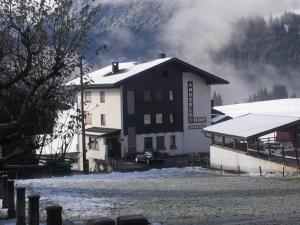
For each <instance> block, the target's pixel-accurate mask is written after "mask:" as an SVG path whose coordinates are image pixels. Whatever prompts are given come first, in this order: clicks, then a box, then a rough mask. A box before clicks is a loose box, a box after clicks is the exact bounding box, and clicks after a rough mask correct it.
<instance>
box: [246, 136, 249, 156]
mask: <svg viewBox="0 0 300 225" xmlns="http://www.w3.org/2000/svg"><path fill="white" fill-rule="evenodd" d="M246 141H247V146H246V148H247V150H246V151H247V155H248V154H249V151H248V149H249V140H246Z"/></svg>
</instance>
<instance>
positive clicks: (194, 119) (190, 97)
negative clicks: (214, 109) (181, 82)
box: [188, 81, 206, 129]
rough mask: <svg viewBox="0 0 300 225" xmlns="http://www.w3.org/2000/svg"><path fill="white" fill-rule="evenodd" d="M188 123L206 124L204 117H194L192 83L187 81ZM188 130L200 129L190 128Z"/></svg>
mask: <svg viewBox="0 0 300 225" xmlns="http://www.w3.org/2000/svg"><path fill="white" fill-rule="evenodd" d="M188 121H189V123H206V117H205V116H202V117H194V99H193V81H188ZM189 128H190V127H189ZM190 129H201V128H190Z"/></svg>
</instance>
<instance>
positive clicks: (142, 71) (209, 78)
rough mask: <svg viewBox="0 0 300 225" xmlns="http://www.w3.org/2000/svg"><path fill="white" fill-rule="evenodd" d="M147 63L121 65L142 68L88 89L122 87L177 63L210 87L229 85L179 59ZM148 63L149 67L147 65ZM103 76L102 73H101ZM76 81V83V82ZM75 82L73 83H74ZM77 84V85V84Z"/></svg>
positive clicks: (69, 83) (92, 84)
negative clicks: (151, 71)
mask: <svg viewBox="0 0 300 225" xmlns="http://www.w3.org/2000/svg"><path fill="white" fill-rule="evenodd" d="M144 63H145V69H142V68H143V64H142V63H140V64H139V63H133V62H131V63H120V66H123V65H124V66H125V67H126V66H127V67H128V66H130V65H131V67H128V68H129V71H130V70H132V68H135V66H136V67H137V66H140V67H141V68H139V69H137V70H138V71H137V72H136V73H134V72H133V74H130V73H129V74H126V72H128V70H126V72H125V73H119V74H116V75H112V77H111V78H116V77H114V76H122V75H124V78H122V77H121V78H120V77H119V78H117V79H112V80H111V82H107V80H106V82H105V83H91V84H89V85H88V88H111V87H119V86H121V85H122V84H124V83H125V82H128V81H129V80H131V79H135V78H137V77H138V76H140V75H142V74H145V73H146V72H148V71H150V70H153V69H155V68H158V67H160V66H163V65H166V64H168V63H176V64H177V65H178V66H179V67H180V68H181V70H182V72H192V73H194V74H195V75H197V76H199V77H200V78H202V79H203V80H205V81H206V83H207V84H208V85H214V84H229V82H228V81H226V80H224V79H222V78H220V77H218V76H215V75H213V74H211V73H208V72H206V71H204V70H201V69H199V68H197V67H195V66H193V65H191V64H189V63H186V62H184V61H182V60H180V59H177V58H164V59H157V60H153V61H149V62H144ZM147 63H148V65H147ZM149 64H150V65H149ZM152 64H153V65H152ZM108 69H109V66H107V67H104V68H102V69H100V70H98V71H101V70H103V71H106V72H107V71H108ZM93 74H94V76H95V75H97V71H95V72H92V73H90V74H87V75H85V76H89V75H93ZM100 74H101V72H100ZM100 74H99V76H102V77H103V75H100ZM75 80H76V81H75ZM72 82H73V83H72ZM75 83H76V84H75ZM77 83H78V78H77V79H74V80H72V81H70V82H68V83H67V85H78V84H77Z"/></svg>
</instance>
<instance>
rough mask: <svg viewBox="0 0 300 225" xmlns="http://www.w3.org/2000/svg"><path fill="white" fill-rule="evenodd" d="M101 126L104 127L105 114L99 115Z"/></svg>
mask: <svg viewBox="0 0 300 225" xmlns="http://www.w3.org/2000/svg"><path fill="white" fill-rule="evenodd" d="M101 125H102V126H105V114H101Z"/></svg>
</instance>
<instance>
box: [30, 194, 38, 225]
mask: <svg viewBox="0 0 300 225" xmlns="http://www.w3.org/2000/svg"><path fill="white" fill-rule="evenodd" d="M39 199H40V196H39V195H30V196H28V201H29V204H28V225H39V224H40V204H39Z"/></svg>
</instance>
